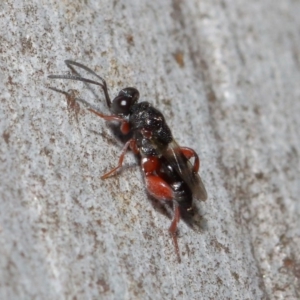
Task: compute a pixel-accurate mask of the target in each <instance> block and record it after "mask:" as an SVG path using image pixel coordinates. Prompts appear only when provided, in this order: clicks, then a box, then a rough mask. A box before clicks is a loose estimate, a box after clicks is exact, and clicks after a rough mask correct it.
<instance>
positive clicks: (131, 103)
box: [49, 60, 207, 261]
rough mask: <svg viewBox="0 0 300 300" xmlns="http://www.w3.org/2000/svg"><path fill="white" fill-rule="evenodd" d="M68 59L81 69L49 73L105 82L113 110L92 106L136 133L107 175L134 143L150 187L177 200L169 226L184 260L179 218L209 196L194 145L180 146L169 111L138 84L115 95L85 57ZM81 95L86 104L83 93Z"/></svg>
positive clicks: (168, 199)
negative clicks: (79, 60) (146, 95)
mask: <svg viewBox="0 0 300 300" xmlns="http://www.w3.org/2000/svg"><path fill="white" fill-rule="evenodd" d="M65 63H66V64H67V66H68V67H69V68H70V69H71V70H72V71H73V72H74V73H75V74H76V75H50V76H49V78H54V79H72V80H78V81H82V82H84V83H87V84H94V85H98V86H100V87H101V88H102V90H103V93H104V96H105V99H106V103H107V106H108V108H109V110H110V111H111V113H112V114H111V115H104V114H103V113H101V112H99V111H97V110H95V109H94V108H91V107H89V108H88V109H89V110H90V111H91V112H93V113H94V114H96V115H97V116H99V117H101V118H103V119H104V120H106V121H117V122H119V123H120V129H121V132H122V134H124V135H126V136H127V135H130V138H129V139H128V140H127V141H126V143H125V145H124V148H123V150H122V153H121V155H120V157H119V162H118V165H117V166H116V167H115V168H113V169H112V170H110V171H109V172H107V173H106V174H104V175H103V176H102V177H101V178H102V179H106V178H107V177H109V176H111V175H112V174H113V173H115V172H116V171H117V170H118V169H119V168H121V167H122V164H123V160H124V156H125V154H126V152H127V150H128V149H131V150H132V151H133V152H134V153H135V154H136V155H137V156H138V157H139V158H140V162H141V168H142V170H143V173H144V178H145V183H146V188H147V191H148V193H149V194H150V195H151V196H153V197H154V198H156V199H157V200H159V201H163V202H167V203H171V204H172V206H173V219H172V223H171V226H170V228H169V231H170V233H171V235H172V238H173V242H174V245H175V251H176V254H177V257H178V260H179V261H180V254H179V248H178V242H177V224H178V222H179V220H180V219H181V218H184V220H186V221H187V223H191V222H190V220H192V218H193V215H194V206H193V199H199V200H202V201H205V200H206V198H207V193H206V190H205V187H204V185H203V183H202V180H201V178H200V176H199V174H198V171H199V167H200V160H199V157H198V155H197V154H196V152H195V151H194V150H193V149H191V148H187V147H180V146H179V145H178V144H177V143H176V142H175V141H174V139H173V136H172V133H171V130H170V128H169V127H168V125H167V123H166V121H165V118H164V116H163V114H162V113H161V112H160V111H159V110H157V109H156V108H154V107H153V106H152V105H151V104H150V103H149V102H146V101H143V102H138V99H139V91H138V90H137V89H136V88H133V87H127V88H124V89H122V90H121V91H120V92H119V94H118V95H117V96H116V97H115V98H114V99H113V100H112V101H111V99H110V97H109V94H108V89H107V85H106V82H105V80H104V79H103V78H102V77H100V76H99V75H97V74H96V73H95V72H94V71H92V70H91V69H89V68H88V67H86V66H84V65H82V64H80V63H77V62H74V61H71V60H66V61H65ZM74 66H76V67H78V68H81V69H83V70H85V71H87V72H88V73H90V74H92V75H93V76H95V77H97V78H98V79H99V80H100V81H99V82H98V81H94V80H90V79H87V78H84V77H81V76H80V75H79V73H78V72H77V71H76V70H75V68H74ZM52 89H53V90H56V91H60V90H57V89H54V88H52ZM65 94H67V93H65ZM77 101H80V102H84V103H85V104H86V102H85V101H83V100H81V99H77ZM191 158H194V161H193V164H192V163H191V162H190V159H191Z"/></svg>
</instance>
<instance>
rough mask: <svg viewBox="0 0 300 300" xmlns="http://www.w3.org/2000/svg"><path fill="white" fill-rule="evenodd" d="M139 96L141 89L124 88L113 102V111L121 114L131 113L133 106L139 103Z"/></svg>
mask: <svg viewBox="0 0 300 300" xmlns="http://www.w3.org/2000/svg"><path fill="white" fill-rule="evenodd" d="M139 97H140V93H139V91H138V90H137V89H135V88H133V87H127V88H124V89H122V90H121V91H120V92H119V94H118V96H117V97H115V98H114V99H113V101H112V102H111V111H112V113H114V114H116V115H121V116H127V115H129V114H130V111H131V108H132V106H133V105H134V104H136V103H137V101H138V99H139Z"/></svg>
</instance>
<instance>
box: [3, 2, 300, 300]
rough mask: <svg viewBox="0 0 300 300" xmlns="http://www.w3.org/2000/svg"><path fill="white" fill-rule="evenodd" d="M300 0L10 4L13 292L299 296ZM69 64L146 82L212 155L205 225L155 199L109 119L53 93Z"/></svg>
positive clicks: (9, 269) (171, 119)
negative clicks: (175, 236) (172, 233)
mask: <svg viewBox="0 0 300 300" xmlns="http://www.w3.org/2000/svg"><path fill="white" fill-rule="evenodd" d="M299 15H300V2H299V1H293V0H287V1H280V2H274V1H271V0H263V1H245V0H238V1H237V0H229V1H222V0H219V1H217V0H212V1H208V0H206V1H196V0H194V1H179V0H174V1H158V0H156V1H146V2H145V3H143V1H138V0H130V1H124V2H119V1H94V0H86V1H83V0H82V1H79V0H78V1H46V2H44V3H42V2H40V1H10V0H9V1H6V3H1V4H0V39H1V43H0V53H1V54H0V55H1V56H0V64H1V72H0V88H1V94H0V100H1V101H0V103H1V110H0V137H1V144H0V145H1V148H0V161H1V164H0V267H1V273H0V298H1V299H297V298H298V299H299V297H300V283H299V280H300V255H299V253H300V252H299V249H300V229H299V228H300V202H299V194H300V183H299V177H300V163H299V153H300V143H299V141H300V131H299V128H300V119H299V115H300V101H299V100H300V84H299V82H300V36H299V31H300V18H299ZM65 59H73V60H76V61H78V62H82V63H84V64H86V65H88V66H90V67H91V68H92V69H94V70H95V71H97V72H98V73H99V74H101V75H102V76H104V77H105V78H106V80H107V82H108V84H109V87H110V93H111V95H115V94H116V93H117V92H118V91H119V90H120V88H123V87H126V86H135V87H137V88H138V89H139V90H140V93H141V98H142V99H143V100H148V101H150V102H151V103H153V104H155V105H156V106H157V107H158V108H159V109H161V110H162V111H163V112H164V114H165V116H166V118H167V119H168V123H169V125H170V127H171V128H172V129H173V133H174V136H175V137H176V139H177V141H178V142H179V143H180V144H182V145H187V146H190V147H192V148H194V149H195V150H196V151H197V152H198V153H199V155H200V157H201V159H202V165H201V176H202V178H203V180H204V182H205V184H206V188H207V190H208V193H209V199H208V201H207V202H206V203H204V204H203V205H202V209H203V211H204V213H205V218H206V219H207V221H208V228H207V230H206V231H205V232H203V233H196V232H193V231H191V230H190V229H189V228H188V227H187V226H186V225H185V224H184V223H180V226H179V229H180V238H179V247H180V250H181V253H182V263H181V264H178V263H177V261H176V256H175V253H174V248H173V245H172V241H171V239H170V237H169V235H168V231H167V228H168V227H169V224H170V220H169V219H168V218H167V217H166V216H165V215H163V214H162V213H161V212H160V211H158V210H155V209H154V208H153V207H152V205H151V203H150V201H149V199H148V198H147V195H146V192H145V189H144V186H143V183H142V174H141V172H140V169H139V167H138V166H136V161H135V159H134V157H133V156H132V155H131V154H129V155H128V156H127V157H126V164H125V168H124V169H123V171H122V173H121V174H120V176H115V177H112V178H110V179H108V180H106V181H101V180H100V176H101V175H102V174H103V173H104V172H105V171H106V170H108V169H110V168H111V167H113V166H114V165H115V164H116V161H117V157H118V155H119V153H120V150H121V147H122V144H121V143H119V142H118V141H117V140H115V138H114V136H113V134H112V132H111V130H110V129H109V128H108V127H107V126H106V124H105V122H103V120H101V119H100V118H97V117H96V116H94V115H91V113H89V112H87V111H86V110H85V109H84V108H81V109H80V111H79V113H78V115H77V116H76V113H75V112H74V110H68V109H67V103H66V98H65V97H64V96H63V95H61V94H58V93H54V92H52V91H51V90H48V89H46V86H47V85H52V86H55V87H57V88H61V89H64V90H68V89H71V88H72V89H76V90H77V91H78V92H79V93H80V95H81V96H82V97H84V98H85V99H86V100H88V101H89V102H90V103H93V104H94V105H97V107H99V109H100V110H101V111H103V112H107V108H106V107H105V103H104V101H100V102H99V101H97V99H96V97H95V95H96V96H100V92H98V91H96V90H95V95H93V93H91V91H89V90H88V89H87V88H86V87H85V86H84V85H83V84H78V83H75V82H70V81H62V80H61V81H51V82H50V81H49V80H48V79H47V78H46V75H48V74H62V73H64V72H66V71H67V68H66V66H65V65H64V62H63V61H64V60H65Z"/></svg>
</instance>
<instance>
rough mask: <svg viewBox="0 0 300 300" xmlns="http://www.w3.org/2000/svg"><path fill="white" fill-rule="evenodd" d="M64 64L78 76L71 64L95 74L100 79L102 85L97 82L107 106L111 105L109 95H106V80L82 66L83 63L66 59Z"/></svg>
mask: <svg viewBox="0 0 300 300" xmlns="http://www.w3.org/2000/svg"><path fill="white" fill-rule="evenodd" d="M65 64H66V65H67V66H68V68H70V69H71V70H72V72H74V73H75V74H76V75H78V76H79V77H81V75H80V74H79V73H78V72H77V71H76V69H75V68H74V67H73V66H76V67H78V68H81V69H83V70H85V71H86V72H88V73H90V74H92V75H94V76H96V77H97V78H98V79H100V80H101V81H102V85H100V84H98V85H100V86H101V87H102V90H103V92H104V95H105V99H106V103H107V106H108V107H110V106H111V100H110V97H109V95H108V90H107V84H106V81H105V80H104V79H103V78H102V77H101V76H99V75H98V74H97V73H95V72H94V71H93V70H91V69H90V68H88V67H86V66H84V65H83V64H81V63H78V62H76V61H73V60H69V59H67V60H65ZM90 83H91V82H90Z"/></svg>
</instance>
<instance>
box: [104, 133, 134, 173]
mask: <svg viewBox="0 0 300 300" xmlns="http://www.w3.org/2000/svg"><path fill="white" fill-rule="evenodd" d="M128 147H130V148H132V149H136V145H135V140H134V139H130V140H129V141H127V143H126V144H125V146H124V147H123V149H122V153H121V155H120V158H119V162H118V165H117V166H116V167H115V168H113V169H112V170H110V171H109V172H107V173H105V174H104V175H102V176H101V179H106V178H107V177H109V176H110V175H112V174H113V173H114V172H116V171H117V170H118V169H119V168H121V167H122V164H123V160H124V157H125V154H126V152H127V150H128Z"/></svg>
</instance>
